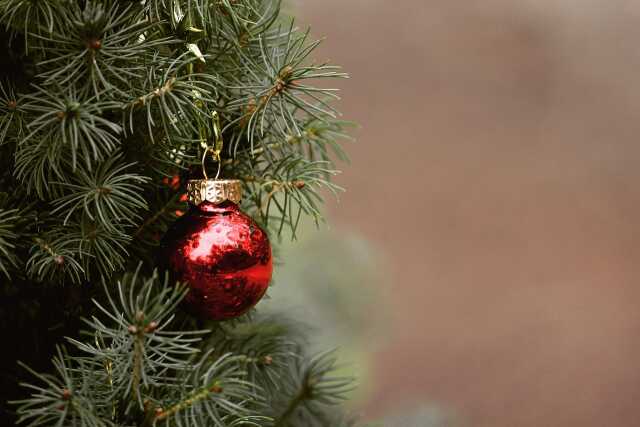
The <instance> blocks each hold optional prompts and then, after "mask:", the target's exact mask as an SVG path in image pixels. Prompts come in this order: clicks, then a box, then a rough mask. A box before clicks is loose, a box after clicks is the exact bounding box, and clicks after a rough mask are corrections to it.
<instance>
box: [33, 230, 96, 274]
mask: <svg viewBox="0 0 640 427" xmlns="http://www.w3.org/2000/svg"><path fill="white" fill-rule="evenodd" d="M33 242H34V244H33V245H32V246H31V249H30V251H29V255H30V257H29V259H28V260H27V272H28V274H29V275H30V276H31V277H33V278H34V279H36V280H38V281H46V280H61V281H64V280H65V279H66V278H68V279H70V280H71V281H72V282H73V283H80V282H81V281H82V278H83V276H84V269H83V268H82V264H81V262H80V260H79V258H80V257H81V255H83V254H82V253H81V252H79V250H78V249H79V247H80V244H81V242H80V240H79V239H78V238H77V237H75V236H73V235H69V233H68V229H65V228H60V229H53V230H51V231H50V232H48V233H46V234H44V235H42V236H38V237H34V239H33Z"/></svg>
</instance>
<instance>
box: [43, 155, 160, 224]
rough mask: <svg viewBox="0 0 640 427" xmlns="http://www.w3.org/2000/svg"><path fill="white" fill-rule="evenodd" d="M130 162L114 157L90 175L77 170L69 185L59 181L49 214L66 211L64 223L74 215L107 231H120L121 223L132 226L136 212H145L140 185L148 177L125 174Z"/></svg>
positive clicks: (137, 217)
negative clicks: (57, 196)
mask: <svg viewBox="0 0 640 427" xmlns="http://www.w3.org/2000/svg"><path fill="white" fill-rule="evenodd" d="M133 166H134V164H132V163H128V164H127V163H123V162H122V155H121V154H116V155H113V156H111V157H110V158H108V159H107V160H105V161H104V162H103V163H101V164H100V165H99V166H98V167H97V168H96V169H95V170H94V171H93V172H92V171H91V170H87V169H86V168H84V167H83V166H81V167H79V168H78V170H77V171H76V174H75V175H74V176H73V177H72V178H71V179H70V182H68V183H66V182H59V183H57V184H59V185H60V186H61V187H62V190H63V191H64V195H63V196H61V197H59V198H57V199H56V200H54V202H53V204H54V206H55V209H54V210H53V211H52V213H54V214H56V213H62V212H66V215H65V217H64V224H65V225H66V224H67V223H68V222H69V219H70V218H71V217H72V216H73V215H74V214H75V213H77V212H82V213H83V214H84V215H86V216H87V217H88V218H89V219H90V220H91V221H93V222H95V223H97V224H98V225H99V226H101V227H104V229H105V230H107V231H110V232H120V231H121V227H122V224H135V223H136V220H137V219H139V218H140V215H139V214H138V211H139V210H145V209H147V203H146V201H145V199H144V198H143V195H142V190H141V185H142V184H144V183H147V182H148V181H149V179H148V178H146V177H143V176H140V175H138V174H135V173H131V172H129V169H131V168H132V167H133Z"/></svg>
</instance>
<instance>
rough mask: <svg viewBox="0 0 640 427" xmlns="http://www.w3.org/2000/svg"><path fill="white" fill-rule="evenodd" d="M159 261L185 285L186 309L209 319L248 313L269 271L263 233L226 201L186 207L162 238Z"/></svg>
mask: <svg viewBox="0 0 640 427" xmlns="http://www.w3.org/2000/svg"><path fill="white" fill-rule="evenodd" d="M160 264H161V266H164V267H165V268H167V269H168V270H169V271H170V272H171V274H172V275H173V279H175V280H177V281H180V282H183V283H186V284H188V286H189V288H190V290H189V293H188V294H187V296H186V298H185V301H186V303H187V305H188V307H189V308H190V309H191V311H193V312H194V313H195V314H196V315H198V316H199V317H203V318H208V319H212V320H227V319H231V318H234V317H237V316H240V315H242V314H244V313H246V312H247V311H249V309H251V307H253V306H254V305H255V304H256V303H257V302H258V301H259V300H260V299H261V298H262V297H263V296H264V294H265V292H266V290H267V288H268V286H269V282H270V280H271V274H272V271H273V263H272V258H271V246H270V244H269V239H268V237H267V235H266V233H265V232H264V231H263V230H262V229H261V228H260V227H259V226H258V225H257V224H256V223H255V221H254V220H253V219H252V218H251V217H249V216H247V215H246V214H244V213H243V212H242V211H241V210H240V209H239V208H238V205H237V204H235V203H234V202H232V201H229V200H227V201H224V202H222V203H218V204H216V203H212V202H209V201H203V202H202V203H200V204H199V205H197V206H191V208H190V209H189V211H188V212H187V213H186V214H185V215H183V216H182V217H180V218H179V219H178V220H177V221H176V222H175V223H174V224H173V226H172V227H171V228H170V229H169V231H168V232H167V234H166V235H165V236H164V238H163V239H162V241H161V243H160Z"/></svg>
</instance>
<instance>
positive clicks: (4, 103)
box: [0, 81, 24, 145]
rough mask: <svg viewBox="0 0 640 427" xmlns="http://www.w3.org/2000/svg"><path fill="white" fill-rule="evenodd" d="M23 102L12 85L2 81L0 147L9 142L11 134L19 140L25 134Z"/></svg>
mask: <svg viewBox="0 0 640 427" xmlns="http://www.w3.org/2000/svg"><path fill="white" fill-rule="evenodd" d="M22 102H23V100H22V99H21V98H20V97H19V96H18V94H17V93H16V92H15V90H14V89H13V87H12V86H11V85H10V84H8V83H3V82H1V81H0V145H3V144H6V143H8V142H9V138H7V135H9V134H10V135H11V136H12V137H13V138H16V136H17V137H18V138H19V137H20V136H21V135H22V134H23V132H24V121H23V114H24V111H23V108H22Z"/></svg>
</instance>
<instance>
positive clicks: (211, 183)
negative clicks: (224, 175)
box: [187, 179, 242, 206]
mask: <svg viewBox="0 0 640 427" xmlns="http://www.w3.org/2000/svg"><path fill="white" fill-rule="evenodd" d="M187 197H188V199H189V203H191V204H193V205H196V206H198V205H199V204H200V203H202V202H205V201H206V202H211V203H214V204H216V205H217V204H220V203H222V202H226V201H227V200H228V201H230V202H233V203H235V204H238V203H240V200H242V182H241V181H240V180H237V179H191V180H189V182H187Z"/></svg>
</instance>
